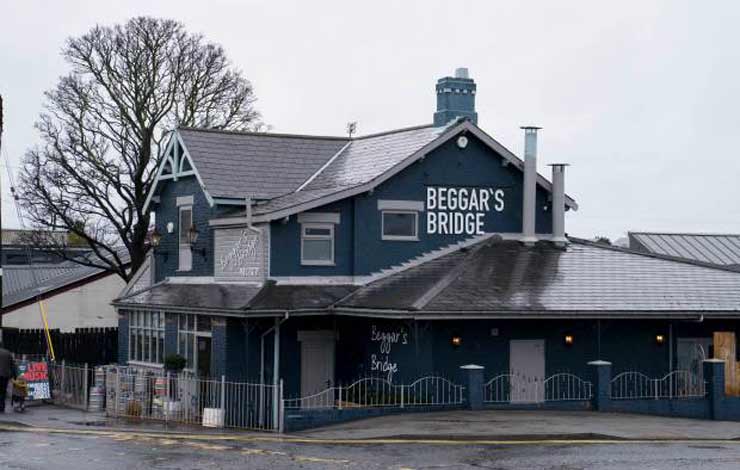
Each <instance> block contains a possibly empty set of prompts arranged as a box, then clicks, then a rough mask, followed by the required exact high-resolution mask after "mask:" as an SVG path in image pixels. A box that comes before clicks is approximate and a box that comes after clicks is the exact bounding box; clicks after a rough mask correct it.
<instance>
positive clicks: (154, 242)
mask: <svg viewBox="0 0 740 470" xmlns="http://www.w3.org/2000/svg"><path fill="white" fill-rule="evenodd" d="M160 243H162V234H161V233H159V231H158V230H157V229H156V228H155V229H154V231H153V232H152V233H151V234H149V246H151V247H152V251H153V253H154V256H159V255H161V256H163V257H164V260H163V261H164V262H165V263H166V262H167V252H166V251H160V250H157V248H158V247H159V244H160Z"/></svg>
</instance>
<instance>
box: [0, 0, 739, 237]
mask: <svg viewBox="0 0 740 470" xmlns="http://www.w3.org/2000/svg"><path fill="white" fill-rule="evenodd" d="M141 14H146V15H156V16H167V17H173V18H175V19H178V20H180V21H182V22H184V23H185V25H186V26H187V27H188V29H189V30H190V31H193V32H202V33H204V34H205V35H206V36H207V37H208V38H209V39H210V40H213V41H216V42H219V43H221V44H222V45H223V46H224V47H225V48H226V50H227V52H228V54H229V56H230V57H231V59H232V60H233V62H234V63H235V64H236V65H238V66H239V67H240V68H241V69H242V70H243V71H244V73H245V75H246V76H247V77H248V78H249V79H250V80H251V81H252V83H253V84H254V86H255V89H256V94H257V97H258V99H259V101H258V102H257V107H258V109H259V111H261V112H262V114H263V116H264V120H265V121H266V122H267V123H269V124H271V125H272V126H273V130H275V131H279V132H295V133H316V134H340V135H341V134H343V133H344V127H345V124H346V122H348V121H350V120H357V121H359V130H360V133H361V134H367V133H371V132H377V131H382V130H388V129H393V128H397V127H403V126H409V125H416V124H424V123H428V122H431V120H432V114H433V112H434V107H435V95H434V84H435V81H436V79H437V78H438V77H441V76H443V75H448V74H451V73H452V72H453V70H454V68H455V67H459V66H465V67H468V68H469V69H470V73H471V77H472V78H474V79H475V80H476V82H477V83H478V94H477V110H478V113H479V119H480V120H479V125H480V126H481V127H482V128H483V129H485V130H486V131H487V132H489V133H490V134H491V135H493V136H494V137H495V138H496V139H497V140H499V141H500V142H501V143H503V144H504V145H506V146H507V147H509V148H510V149H511V150H513V151H515V152H516V153H517V154H520V153H521V149H522V147H523V135H522V133H521V131H520V130H519V126H520V125H523V124H536V125H540V126H542V127H544V130H543V131H542V134H541V138H540V139H541V140H540V142H541V143H540V146H539V151H540V154H539V155H540V161H539V170H540V172H543V173H544V174H547V175H549V168H547V167H546V164H547V163H551V162H560V161H564V162H568V163H570V164H571V165H572V167H571V168H570V169H569V173H568V174H567V176H566V187H567V191H568V193H569V194H570V195H572V196H573V197H575V198H576V199H577V200H578V202H579V204H580V207H581V209H580V210H579V211H578V212H576V213H569V215H568V220H567V225H566V229H567V231H568V232H569V233H571V234H574V235H579V236H588V237H591V236H593V235H595V234H605V235H608V236H611V237H616V236H619V235H620V234H622V233H623V232H625V231H627V230H671V231H703V232H707V231H708V232H740V204H738V202H739V201H740V184H738V176H740V151H738V139H737V136H738V134H739V133H738V131H739V130H740V120H739V117H738V116H739V115H738V109H740V95H739V93H738V87H739V86H740V47H738V44H740V32H739V29H740V28H738V25H739V24H740V3H738V2H731V1H727V2H718V1H717V2H679V1H664V2H660V1H655V2H647V1H640V2H593V1H582V2H568V1H560V2H544V1H543V2H535V1H528V2H498V1H496V2H494V1H480V2H473V1H455V2H452V1H430V0H425V1H419V2H411V1H404V2H398V1H396V2H384V1H376V0H374V1H365V2H350V1H347V0H344V1H336V2H324V1H317V0H314V1H296V2H282V1H270V2H245V1H241V2H237V1H233V2H227V1H213V0H209V1H207V2H184V1H177V2H174V1H173V2H165V1H157V2H152V1H127V2H100V1H89V2H84V1H56V2H46V1H32V0H22V1H13V0H10V1H5V2H3V6H2V7H0V19H2V27H1V28H0V91H1V92H2V93H3V95H4V96H5V101H6V104H5V108H6V109H5V114H6V129H5V134H4V136H3V152H7V153H8V155H9V157H10V158H11V161H13V162H15V163H13V164H16V163H17V162H18V161H19V157H20V156H21V155H22V154H23V152H24V151H25V149H26V148H27V147H28V146H29V145H31V144H33V143H34V142H36V139H37V137H36V134H35V131H34V130H33V127H32V126H33V122H34V120H35V119H36V116H37V115H38V112H39V111H40V108H41V103H42V93H43V91H44V90H46V89H49V88H51V87H52V86H53V85H54V83H55V82H56V79H57V77H58V76H59V75H61V74H63V73H65V72H66V71H67V68H66V66H65V64H64V62H63V61H62V60H61V58H60V57H59V50H60V48H61V46H62V44H63V42H64V39H65V38H66V37H68V36H70V35H80V34H82V33H84V32H85V31H86V30H87V29H89V28H90V27H91V26H92V25H94V24H95V23H101V24H112V23H116V22H122V21H125V20H126V19H127V18H129V17H131V16H135V15H141ZM2 173H3V175H2V176H3V195H2V197H3V206H2V207H3V224H4V225H6V226H15V225H17V221H16V218H15V217H13V216H12V212H13V206H12V205H11V204H10V200H9V194H8V191H7V177H6V173H5V168H4V167H3V172H2Z"/></svg>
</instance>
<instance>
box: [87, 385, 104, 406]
mask: <svg viewBox="0 0 740 470" xmlns="http://www.w3.org/2000/svg"><path fill="white" fill-rule="evenodd" d="M104 406H105V391H104V389H103V387H98V386H95V387H92V388H90V405H89V410H90V411H93V412H96V411H97V412H99V411H103V409H104Z"/></svg>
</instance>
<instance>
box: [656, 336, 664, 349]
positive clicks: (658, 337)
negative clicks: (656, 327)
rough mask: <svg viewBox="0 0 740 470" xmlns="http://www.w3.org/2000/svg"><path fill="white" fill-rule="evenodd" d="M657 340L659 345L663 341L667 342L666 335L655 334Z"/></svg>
mask: <svg viewBox="0 0 740 470" xmlns="http://www.w3.org/2000/svg"><path fill="white" fill-rule="evenodd" d="M655 342H656V343H657V344H658V346H662V345H663V343H665V336H663V335H660V334H658V335H655Z"/></svg>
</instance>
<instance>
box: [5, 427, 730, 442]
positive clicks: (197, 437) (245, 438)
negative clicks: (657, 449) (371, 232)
mask: <svg viewBox="0 0 740 470" xmlns="http://www.w3.org/2000/svg"><path fill="white" fill-rule="evenodd" d="M0 431H6V432H25V433H38V434H67V435H77V436H103V437H110V438H112V439H116V440H120V441H128V440H132V439H151V438H165V439H169V440H175V441H203V442H229V441H232V442H244V443H258V442H264V443H277V444H315V445H368V444H381V445H389V444H425V445H448V446H470V445H485V446H494V445H497V446H500V445H574V444H575V445H606V444H616V445H619V444H661V443H662V444H689V443H697V442H701V443H714V444H740V440H732V439H531V440H527V439H518V440H506V439H466V440H463V439H419V438H416V439H403V438H371V439H323V438H311V437H295V436H274V437H268V436H257V435H253V434H252V435H239V434H195V433H157V432H142V431H104V430H90V429H63V428H49V427H25V426H13V425H3V424H0Z"/></svg>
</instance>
